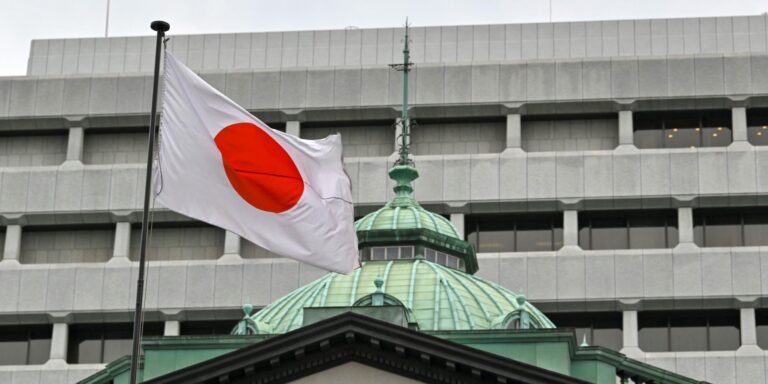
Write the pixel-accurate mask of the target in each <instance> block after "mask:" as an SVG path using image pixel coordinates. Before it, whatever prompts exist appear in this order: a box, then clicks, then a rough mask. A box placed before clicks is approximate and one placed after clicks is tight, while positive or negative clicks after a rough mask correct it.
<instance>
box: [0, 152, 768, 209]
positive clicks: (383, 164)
mask: <svg viewBox="0 0 768 384" xmlns="http://www.w3.org/2000/svg"><path fill="white" fill-rule="evenodd" d="M416 161H417V164H418V167H419V170H420V173H421V175H422V176H421V177H420V178H419V179H417V180H416V188H415V189H416V191H415V193H416V196H417V197H418V198H419V200H420V201H421V202H422V203H444V202H446V201H463V202H469V203H482V202H513V201H519V202H531V201H553V200H558V199H588V200H590V201H596V200H597V201H599V200H603V201H611V200H613V199H614V198H623V199H638V198H678V199H683V200H687V199H689V198H690V196H701V197H707V196H709V197H717V196H723V195H724V194H729V195H737V196H741V197H742V198H743V200H746V201H751V200H753V201H754V203H757V202H758V201H762V200H760V199H758V197H757V196H758V195H760V194H764V193H766V192H768V177H765V174H766V171H765V170H766V169H768V148H766V147H754V148H751V147H750V148H747V149H743V148H742V149H739V148H727V147H717V148H703V149H670V150H664V149H658V150H657V149H650V150H639V151H634V152H624V151H619V150H613V151H580V152H540V153H528V154H525V153H523V154H515V153H501V154H498V153H497V154H477V155H466V154H465V155H433V156H416ZM389 166H390V163H389V162H388V160H387V158H385V157H373V158H352V159H347V160H346V168H347V172H348V173H349V175H350V177H351V178H352V182H353V188H352V189H353V195H354V198H355V201H356V202H357V203H358V204H364V205H378V204H382V203H384V202H385V201H386V199H387V198H388V197H389V196H391V195H392V191H391V188H390V187H391V180H389V178H388V175H387V171H388V169H389ZM143 169H144V168H143V166H141V165H138V164H127V165H125V164H117V165H100V166H85V167H81V168H73V169H69V168H62V167H59V168H57V167H47V168H43V167H40V168H38V167H33V168H28V167H21V168H0V212H2V213H3V214H16V213H30V214H31V213H36V214H38V213H42V214H52V213H57V212H59V213H64V212H71V211H81V210H82V211H102V212H108V211H114V210H133V211H139V210H141V202H142V196H143V180H144V177H143V174H144V171H143ZM750 199H751V200H750ZM635 205H636V206H638V207H639V206H642V203H636V204H635Z"/></svg>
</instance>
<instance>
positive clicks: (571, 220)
mask: <svg viewBox="0 0 768 384" xmlns="http://www.w3.org/2000/svg"><path fill="white" fill-rule="evenodd" d="M568 246H574V247H578V246H579V212H578V211H576V210H575V209H569V210H565V211H563V247H568Z"/></svg>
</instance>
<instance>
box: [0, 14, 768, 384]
mask: <svg viewBox="0 0 768 384" xmlns="http://www.w3.org/2000/svg"><path fill="white" fill-rule="evenodd" d="M766 24H768V16H767V15H759V16H744V17H719V18H692V19H661V20H623V21H597V22H574V23H542V24H509V25H478V26H445V27H426V28H413V29H412V41H413V43H412V48H411V51H412V60H413V61H414V62H415V64H416V66H415V68H414V69H413V72H412V74H411V75H412V80H413V81H412V82H411V89H410V92H411V103H412V105H413V108H412V113H411V115H412V117H413V118H414V119H415V120H416V122H417V125H415V126H414V128H413V147H412V152H413V153H415V155H416V156H415V161H416V163H417V165H418V168H419V172H420V174H421V177H420V178H419V179H418V180H416V182H415V186H416V187H415V191H416V192H415V193H416V197H417V198H418V200H419V201H420V202H421V203H422V204H423V205H424V206H426V207H429V209H430V210H433V211H435V212H439V213H441V214H444V215H446V216H447V217H449V218H450V220H451V221H452V223H453V224H454V225H455V226H456V227H457V228H458V229H459V231H463V232H464V233H465V234H466V236H467V240H469V241H473V242H474V243H475V245H476V247H477V250H478V261H479V265H480V271H479V272H478V275H480V276H482V277H484V278H486V279H488V280H491V281H495V282H498V283H499V284H501V285H502V286H504V287H506V288H508V289H510V290H513V291H515V292H521V293H525V295H526V296H527V298H528V299H529V300H530V301H531V302H533V303H535V304H536V306H537V307H538V308H540V309H541V310H543V311H545V312H546V313H547V315H548V316H550V317H551V318H552V320H553V321H554V322H555V323H556V324H558V325H560V324H559V323H558V321H557V320H558V319H561V320H562V322H563V325H564V326H569V327H574V328H576V329H577V331H579V332H582V333H584V334H585V335H586V336H588V337H589V338H590V339H591V341H590V342H592V340H594V342H595V343H598V344H599V343H609V344H610V343H611V342H615V343H614V344H612V346H614V347H615V348H618V349H620V351H621V352H623V353H625V354H627V355H628V356H630V357H633V358H636V359H639V360H642V361H645V362H648V363H650V364H654V365H657V366H659V367H662V368H665V369H669V370H671V371H675V372H678V373H680V374H683V375H685V376H689V377H693V378H696V379H700V380H706V381H709V382H712V383H750V384H752V383H768V354H766V352H765V349H768V335H766V332H768V328H766V327H768V316H767V315H768V312H765V311H764V310H763V308H768V307H766V303H765V300H764V299H763V297H764V296H765V295H766V293H768V269H766V268H767V267H765V266H768V214H766V211H764V208H763V207H766V206H768V200H766V199H768V147H765V146H764V145H768V141H764V140H765V139H764V137H765V138H768V130H767V131H766V133H765V136H764V135H763V131H762V130H763V129H767V128H768V28H767V27H766ZM402 34H403V30H402V29H398V28H394V29H347V30H335V31H302V32H274V33H253V34H248V33H246V34H226V35H193V36H173V35H171V40H170V41H169V42H168V49H169V50H171V51H172V52H174V54H176V55H177V56H178V57H179V58H180V59H181V60H182V61H184V62H186V63H187V64H188V65H189V66H190V67H192V68H193V69H195V70H197V71H198V72H199V73H201V75H202V76H203V77H204V78H205V79H206V80H207V81H208V82H210V83H211V84H212V85H214V86H215V87H217V88H218V89H220V90H221V91H222V92H224V93H225V94H227V95H228V96H229V97H230V98H232V99H233V100H235V101H236V102H238V103H239V104H241V105H242V106H244V107H245V108H247V109H249V110H252V111H253V112H254V114H255V115H256V116H258V117H260V118H261V119H262V120H264V121H266V122H268V123H270V125H272V126H273V127H274V128H277V129H282V130H285V131H287V132H289V133H292V134H295V135H299V136H301V137H305V138H318V137H322V136H324V135H326V134H328V133H330V132H341V133H342V136H343V140H344V144H345V148H346V150H347V153H346V166H347V170H348V172H349V174H350V176H351V178H352V181H353V192H354V198H355V203H356V214H357V215H358V216H362V215H363V214H365V213H368V212H370V211H372V210H373V209H376V208H378V207H379V206H381V205H382V204H383V203H384V202H385V201H387V200H388V199H389V198H391V197H392V192H391V191H392V188H391V187H392V182H391V180H389V178H388V176H387V170H388V169H389V167H390V166H391V164H392V162H393V161H394V159H395V156H394V139H395V137H396V135H397V132H396V129H395V128H394V122H395V119H396V118H397V117H398V116H399V111H398V105H399V103H400V101H401V99H402V90H401V87H400V84H401V81H402V78H401V76H402V75H401V74H400V73H398V72H395V71H392V70H391V69H389V68H388V67H387V66H386V65H387V64H390V63H393V62H397V61H398V57H399V50H400V49H401V48H400V47H401V44H400V40H401V38H402ZM153 44H154V42H153V38H149V37H147V38H142V37H135V38H108V39H67V40H40V41H34V42H33V44H32V48H31V53H30V59H29V68H28V74H27V75H26V76H21V77H5V78H0V244H4V245H3V247H2V253H1V254H0V324H2V325H0V347H3V348H5V347H8V346H12V347H13V348H20V346H23V348H24V350H25V351H26V352H25V354H26V356H23V357H22V356H14V357H13V358H7V360H5V361H3V362H2V363H3V364H5V365H0V382H10V383H38V382H39V383H71V382H76V381H78V380H79V379H81V378H84V377H86V376H88V375H90V374H92V373H94V372H96V371H98V370H100V369H102V368H103V367H104V363H105V362H108V361H110V360H109V359H110V358H114V357H119V355H118V356H115V355H116V354H119V353H120V352H121V351H122V349H121V348H123V346H124V336H123V335H124V334H125V323H128V322H130V321H131V310H132V309H133V304H134V297H135V280H136V274H137V266H136V263H135V262H134V260H135V259H136V258H137V251H136V249H137V247H138V245H137V243H138V242H137V238H138V233H139V227H138V226H137V224H138V223H139V221H140V215H141V202H142V198H143V195H142V194H143V184H142V183H143V179H144V171H145V169H144V166H143V165H142V164H141V162H142V161H141V159H142V157H143V153H144V151H145V148H144V146H145V145H146V144H145V143H146V132H147V129H146V125H147V123H148V120H149V119H148V114H149V107H150V97H151V84H152V78H151V74H150V73H149V72H150V70H151V65H152V60H153V48H154V46H153ZM155 208H156V209H155V213H153V221H154V223H155V224H154V226H155V227H154V230H153V233H152V237H151V247H150V260H152V261H151V263H150V264H149V267H148V287H147V296H146V308H147V311H148V312H147V322H148V324H150V323H151V325H148V326H147V327H146V328H145V332H149V333H151V332H155V333H156V334H157V333H159V334H166V335H178V334H183V333H184V332H185V329H186V330H187V331H189V330H190V329H193V328H194V325H198V326H200V324H203V323H202V322H208V323H207V324H211V325H210V327H211V329H212V332H213V331H215V330H213V328H215V325H213V324H214V323H213V322H214V321H216V320H224V321H232V320H236V319H237V318H238V317H239V311H240V306H241V305H242V304H243V303H244V302H248V303H252V304H254V305H255V306H256V307H257V308H258V307H263V306H265V305H267V304H269V303H271V302H273V301H274V300H275V299H277V298H279V297H281V296H282V295H284V294H286V293H288V292H291V291H292V290H294V289H295V288H297V287H299V286H301V285H304V284H307V283H308V282H310V281H312V280H314V279H316V278H318V277H320V276H321V275H322V274H323V271H319V270H317V269H315V268H312V267H309V266H306V265H302V264H298V263H295V262H292V261H289V260H287V259H283V258H276V257H274V256H273V255H270V254H269V253H267V252H265V251H264V250H262V249H259V248H258V247H256V246H255V245H253V244H251V243H249V242H247V241H244V240H241V239H239V238H238V237H237V236H235V235H233V234H231V233H227V232H225V231H223V230H220V229H217V228H212V227H209V226H206V225H203V224H201V223H197V222H193V221H190V220H189V219H186V218H184V217H181V216H179V215H177V214H174V213H171V212H169V211H167V210H164V209H163V208H162V207H159V206H157V207H155ZM649 220H650V221H649ZM580 319H581V320H580ZM120 327H123V328H120ZM127 329H128V334H130V328H127ZM8 335H13V336H8ZM19 335H23V337H21V336H19ZM128 338H130V337H128ZM702 338H703V340H704V341H703V342H702V343H700V344H696V343H693V342H686V341H685V340H686V339H687V340H701V339H702ZM616 340H618V341H616ZM660 340H661V341H660ZM681 340H683V341H681ZM0 355H2V354H0Z"/></svg>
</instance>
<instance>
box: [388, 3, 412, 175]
mask: <svg viewBox="0 0 768 384" xmlns="http://www.w3.org/2000/svg"><path fill="white" fill-rule="evenodd" d="M409 27H410V26H409V25H408V19H407V18H406V19H405V39H404V41H403V63H402V64H390V67H392V68H393V69H394V70H396V71H401V72H403V113H402V115H401V117H400V124H401V126H402V133H401V134H400V137H399V139H400V149H399V150H398V152H399V153H400V157H399V158H398V160H397V162H396V163H395V164H400V165H405V164H411V163H412V162H411V160H410V159H409V155H410V145H411V143H410V140H411V132H410V131H411V119H410V117H408V74H409V73H410V72H411V66H413V63H412V62H411V56H410V55H411V52H410V50H409V49H408V43H409V41H408V28H409Z"/></svg>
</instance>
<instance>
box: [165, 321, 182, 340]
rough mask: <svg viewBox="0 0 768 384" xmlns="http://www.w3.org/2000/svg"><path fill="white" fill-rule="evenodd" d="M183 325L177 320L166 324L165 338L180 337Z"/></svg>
mask: <svg viewBox="0 0 768 384" xmlns="http://www.w3.org/2000/svg"><path fill="white" fill-rule="evenodd" d="M180 329H181V324H180V323H179V322H178V321H176V320H168V321H166V322H165V329H164V330H163V336H179V335H180V334H181V333H180Z"/></svg>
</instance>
